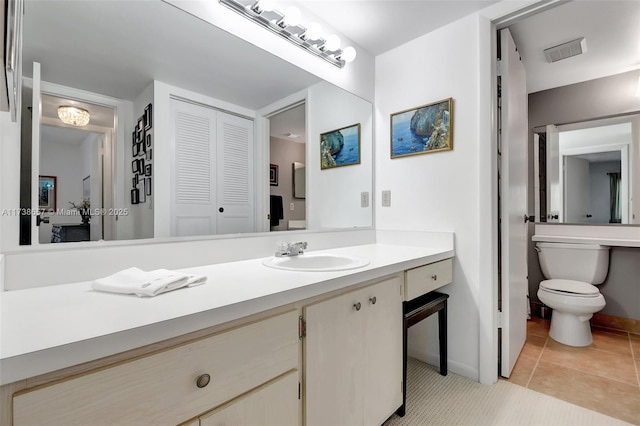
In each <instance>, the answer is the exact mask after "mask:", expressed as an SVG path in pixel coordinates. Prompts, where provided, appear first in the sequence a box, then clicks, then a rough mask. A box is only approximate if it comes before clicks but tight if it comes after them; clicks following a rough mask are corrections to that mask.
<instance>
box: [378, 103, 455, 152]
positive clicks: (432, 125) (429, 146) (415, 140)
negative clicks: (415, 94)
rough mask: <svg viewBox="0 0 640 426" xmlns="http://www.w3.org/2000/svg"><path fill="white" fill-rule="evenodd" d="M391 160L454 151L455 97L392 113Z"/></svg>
mask: <svg viewBox="0 0 640 426" xmlns="http://www.w3.org/2000/svg"><path fill="white" fill-rule="evenodd" d="M390 148H391V158H399V157H406V156H411V155H419V154H429V153H432V152H441V151H450V150H452V149H453V98H447V99H443V100H441V101H437V102H433V103H430V104H426V105H421V106H419V107H415V108H411V109H407V110H404V111H400V112H396V113H393V114H391V143H390Z"/></svg>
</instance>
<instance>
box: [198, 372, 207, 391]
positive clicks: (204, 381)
mask: <svg viewBox="0 0 640 426" xmlns="http://www.w3.org/2000/svg"><path fill="white" fill-rule="evenodd" d="M210 381H211V376H210V375H208V374H201V375H200V376H198V378H197V379H196V386H197V387H199V388H200V389H202V388H203V387H205V386H207V385H208V384H209V382H210Z"/></svg>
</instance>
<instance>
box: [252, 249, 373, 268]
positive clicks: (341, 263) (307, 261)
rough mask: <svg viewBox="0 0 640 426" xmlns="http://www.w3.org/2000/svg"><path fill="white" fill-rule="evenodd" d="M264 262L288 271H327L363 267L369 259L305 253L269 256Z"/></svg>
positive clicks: (266, 264) (265, 264) (270, 266)
mask: <svg viewBox="0 0 640 426" xmlns="http://www.w3.org/2000/svg"><path fill="white" fill-rule="evenodd" d="M262 264H263V265H264V266H268V267H269V268H275V269H284V270H287V271H306V272H326V271H346V270H349V269H357V268H362V267H364V266H367V265H368V264H369V261H368V260H366V259H360V258H356V257H350V256H341V255H337V254H331V253H303V254H300V255H297V256H283V257H275V256H274V257H268V258H266V259H263V260H262Z"/></svg>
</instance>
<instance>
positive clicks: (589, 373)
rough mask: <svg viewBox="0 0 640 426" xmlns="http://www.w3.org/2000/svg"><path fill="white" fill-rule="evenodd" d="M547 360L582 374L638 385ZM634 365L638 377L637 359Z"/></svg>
mask: <svg viewBox="0 0 640 426" xmlns="http://www.w3.org/2000/svg"><path fill="white" fill-rule="evenodd" d="M545 362H546V363H549V364H553V365H557V366H558V367H562V368H566V369H567V370H571V371H576V372H578V373H581V374H588V375H589V376H593V377H597V378H599V379H606V380H611V381H612V382H616V383H621V384H623V385H628V386H636V385H635V384H634V383H629V382H623V381H622V380H618V379H613V378H611V377H609V376H600V375H599V374H595V373H593V372H590V371H584V370H579V369H577V368H572V367H569V366H567V365H565V364H560V363H557V362H553V361H545ZM633 365H634V369H635V370H636V379H637V375H638V369H637V368H636V367H635V361H634V363H633ZM536 366H537V365H536Z"/></svg>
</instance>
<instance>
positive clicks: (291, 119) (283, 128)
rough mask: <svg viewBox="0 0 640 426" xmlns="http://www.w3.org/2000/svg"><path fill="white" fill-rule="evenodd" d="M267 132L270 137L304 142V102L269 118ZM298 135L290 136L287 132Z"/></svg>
mask: <svg viewBox="0 0 640 426" xmlns="http://www.w3.org/2000/svg"><path fill="white" fill-rule="evenodd" d="M269 133H270V135H271V137H274V138H279V139H284V140H289V141H293V142H298V143H305V142H306V137H305V133H306V132H305V107H304V104H302V105H298V106H297V107H294V108H290V109H288V110H286V111H283V112H281V113H279V114H276V115H274V116H272V117H271V118H270V119H269ZM291 133H293V134H294V135H298V137H297V138H291V137H290V136H289V134H291Z"/></svg>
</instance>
